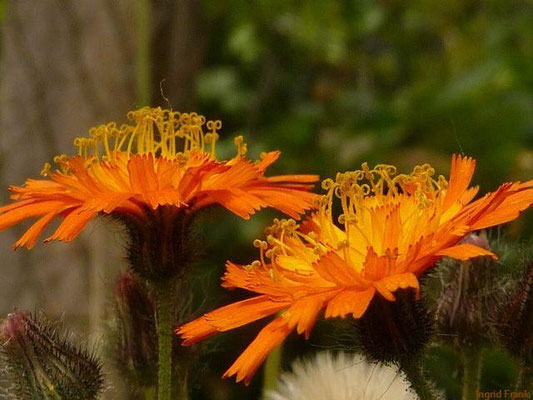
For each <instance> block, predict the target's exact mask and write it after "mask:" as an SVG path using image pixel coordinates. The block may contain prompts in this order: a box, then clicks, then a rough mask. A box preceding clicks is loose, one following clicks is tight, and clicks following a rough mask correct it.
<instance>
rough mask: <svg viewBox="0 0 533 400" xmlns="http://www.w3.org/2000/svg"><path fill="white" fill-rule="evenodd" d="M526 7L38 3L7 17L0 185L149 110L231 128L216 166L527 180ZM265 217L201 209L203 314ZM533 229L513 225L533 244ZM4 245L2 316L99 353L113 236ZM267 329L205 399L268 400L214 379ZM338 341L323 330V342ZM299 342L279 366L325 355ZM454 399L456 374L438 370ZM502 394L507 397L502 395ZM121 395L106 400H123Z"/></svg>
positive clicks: (452, 367) (20, 1) (222, 343)
mask: <svg viewBox="0 0 533 400" xmlns="http://www.w3.org/2000/svg"><path fill="white" fill-rule="evenodd" d="M532 17H533V5H532V3H531V2H529V1H527V0H486V1H481V0H461V1H459V0H442V1H439V2H435V1H433V0H414V1H410V2H405V1H399V0H398V1H397V0H381V1H365V0H359V1H324V0H320V1H319V0H307V1H286V0H259V1H253V2H251V1H248V0H137V1H135V0H120V1H119V0H40V1H38V2H35V1H31V0H17V1H14V0H13V1H5V0H4V1H1V2H0V23H1V38H0V40H1V49H0V66H1V74H0V104H1V105H0V113H1V114H0V145H1V147H0V187H1V188H2V190H1V196H2V197H1V199H2V202H3V203H5V202H7V200H8V192H7V187H8V186H9V185H11V184H17V185H18V184H22V182H23V181H24V180H25V178H27V177H38V176H39V171H40V170H41V168H42V165H43V164H44V162H46V161H50V160H51V159H52V158H53V156H54V155H56V154H62V153H65V154H72V153H73V152H74V147H73V146H72V141H73V139H74V138H75V137H76V136H84V135H86V134H87V132H88V129H89V128H90V127H91V126H94V125H97V124H100V123H104V122H107V121H111V120H114V121H118V122H123V121H124V120H125V115H126V112H127V111H129V110H131V109H134V108H137V107H140V106H144V105H154V106H156V105H161V106H165V107H171V108H173V109H175V110H179V111H196V112H198V113H201V114H203V115H205V116H206V117H207V118H208V119H220V120H222V121H223V129H222V133H221V143H222V146H221V149H222V151H221V156H224V155H230V154H233V142H232V138H233V136H235V135H236V134H243V135H244V136H245V139H246V141H247V142H248V145H249V149H250V155H251V156H253V157H257V156H258V155H259V154H260V153H261V152H262V151H266V150H274V149H280V150H281V151H282V152H283V154H282V158H281V160H280V161H279V162H278V163H277V164H276V165H275V166H274V168H273V170H272V172H271V173H272V174H274V173H317V174H320V175H321V176H322V177H323V178H324V177H329V176H334V174H335V173H336V172H337V171H344V170H350V169H357V168H358V167H359V166H360V164H361V163H362V162H364V161H368V162H369V163H370V164H372V163H378V162H379V163H381V162H383V163H388V164H395V165H397V166H398V167H399V168H400V169H403V170H410V169H411V168H412V167H413V165H415V164H417V163H425V162H430V163H431V164H433V165H434V166H435V167H436V169H437V171H439V173H443V174H447V173H448V171H449V162H450V157H451V154H452V153H464V154H466V155H469V156H473V157H474V158H476V159H477V160H478V169H477V172H476V176H475V183H476V184H480V185H482V192H485V191H488V190H492V189H494V188H495V187H496V186H497V185H498V184H500V183H501V182H503V181H508V180H516V179H530V178H532V177H533V40H532V38H533V24H532V23H531V22H532ZM274 216H276V214H275V213H273V212H262V213H260V214H259V215H257V216H255V217H254V218H253V219H252V220H251V222H244V221H241V220H240V219H238V218H237V217H233V216H228V215H226V213H223V212H219V211H208V212H206V213H205V214H204V215H203V216H202V218H201V222H200V225H199V227H198V230H199V235H200V236H201V238H202V239H203V240H204V243H205V245H204V247H203V254H202V259H201V260H199V261H198V263H197V265H196V266H195V277H194V282H195V287H196V295H195V310H196V311H195V315H199V314H200V313H201V312H202V311H206V310H208V309H211V308H212V307H215V306H218V305H222V304H225V303H227V302H228V301H230V300H233V299H236V298H239V297H240V296H241V297H242V294H240V293H229V292H224V291H222V290H221V289H220V288H219V287H218V285H219V278H220V276H221V274H222V271H223V267H224V262H225V260H228V259H231V260H233V261H236V262H243V263H246V262H250V261H251V260H253V259H255V258H256V252H255V249H254V248H253V246H251V243H252V241H253V239H254V238H257V237H261V235H262V231H263V229H264V228H265V226H266V225H267V224H268V223H269V221H270V220H271V219H272V217H274ZM532 216H533V215H532V214H526V216H525V218H523V219H522V220H521V221H520V222H518V223H514V224H512V225H510V226H509V227H507V231H509V233H508V234H509V235H511V237H512V238H513V240H515V239H516V240H520V241H523V242H528V241H529V240H531V237H532V234H531V229H530V228H531V227H532V226H533V223H532V222H533V218H532ZM23 231H24V226H22V227H18V228H15V229H10V230H8V231H4V232H1V235H0V257H1V258H2V261H1V262H0V274H1V276H2V278H1V279H0V314H1V315H2V316H3V315H5V314H6V313H8V312H10V311H11V310H12V309H13V308H14V307H18V308H22V309H29V310H36V309H42V310H44V311H45V312H46V313H47V314H48V315H50V316H51V317H54V318H59V317H62V318H63V319H64V320H65V323H66V325H67V326H69V327H71V328H73V329H74V330H75V331H76V332H77V333H78V334H79V335H81V336H82V337H84V338H87V339H89V340H90V341H91V342H92V343H93V345H94V346H96V347H97V348H102V347H103V346H102V338H103V334H104V331H105V327H106V322H105V321H106V318H107V314H108V312H109V311H108V310H109V307H108V304H109V298H110V292H111V288H112V286H113V280H114V276H115V274H116V272H117V271H118V270H119V269H121V268H123V267H124V266H125V263H124V262H123V260H122V248H123V243H124V240H123V237H122V235H121V231H120V228H118V227H116V226H114V225H112V224H111V223H110V222H109V221H106V220H105V219H100V220H99V221H98V222H96V223H93V225H92V226H91V227H90V229H88V230H87V232H85V234H84V235H83V237H81V238H80V239H78V240H76V241H75V242H74V243H72V244H70V245H64V244H61V243H51V244H48V245H38V246H37V247H36V248H35V249H34V250H32V251H31V252H28V251H26V250H25V249H21V250H18V251H17V252H12V251H11V245H12V243H14V241H15V240H16V238H17V237H19V236H20V235H21V234H22V232H23ZM257 329H258V327H257V326H251V327H249V328H244V329H241V330H240V331H238V332H231V333H227V334H225V335H222V337H220V338H218V339H215V340H213V341H212V343H213V344H212V349H211V350H210V354H209V357H208V358H207V359H206V361H205V363H204V365H203V368H202V371H201V379H199V380H198V382H196V383H195V384H194V385H193V391H194V398H195V399H215V400H219V399H220V400H223V399H257V398H259V393H260V386H261V379H262V378H261V373H259V374H258V375H257V377H256V378H255V380H254V382H253V383H252V385H251V386H250V387H247V388H246V387H244V386H243V385H236V384H234V383H233V382H231V381H227V380H226V381H222V380H221V379H220V375H221V374H222V372H223V371H224V370H225V368H227V367H228V366H229V365H230V363H231V362H232V361H233V360H234V359H235V358H236V357H237V355H238V354H239V353H240V351H241V350H242V349H243V348H244V344H245V343H247V342H249V341H250V340H251V339H252V338H253V336H254V335H255V334H256V333H257ZM326 330H327V329H326ZM321 332H322V331H321V328H320V326H319V328H318V329H317V332H316V333H315V334H314V335H313V337H312V338H311V340H310V341H309V342H307V343H305V342H303V340H301V338H297V337H292V338H291V340H289V342H288V345H287V346H286V351H285V357H284V365H288V364H289V363H290V361H291V360H292V359H293V358H294V357H295V356H296V354H303V353H306V352H313V351H316V350H317V349H319V348H321V347H322V346H323V343H324V342H325V340H323V338H322V337H320V335H321ZM428 363H429V365H430V368H433V369H432V370H433V371H434V375H435V379H437V381H438V384H439V386H440V388H441V389H443V390H445V391H446V393H447V395H448V398H449V399H455V398H458V396H459V394H458V393H459V386H458V385H459V383H457V379H456V377H457V374H458V371H459V364H460V361H459V360H458V359H456V358H454V355H453V353H451V352H447V351H446V349H434V351H433V352H432V356H431V359H430V360H429V361H428ZM515 373H516V371H515V367H514V365H513V363H512V361H511V360H510V359H509V357H508V356H507V355H506V354H505V353H503V352H498V351H494V352H492V353H490V354H488V355H487V361H486V363H485V366H484V370H483V380H482V388H484V389H485V390H493V389H499V388H501V387H507V386H510V385H511V382H513V380H514V379H515V377H514V374H515ZM506 385H507V386H506ZM121 390H122V389H121V383H120V382H113V384H112V385H111V386H110V388H109V390H108V392H107V398H112V399H115V398H116V399H120V398H126V397H124V396H123V395H121V394H120V393H121Z"/></svg>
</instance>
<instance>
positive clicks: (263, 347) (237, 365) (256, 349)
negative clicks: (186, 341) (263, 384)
mask: <svg viewBox="0 0 533 400" xmlns="http://www.w3.org/2000/svg"><path fill="white" fill-rule="evenodd" d="M290 332H291V329H290V328H289V325H288V323H287V321H286V320H285V318H282V317H278V318H276V319H275V320H273V321H272V322H271V323H269V324H268V325H267V326H265V327H264V328H263V329H262V330H261V332H259V335H257V337H256V338H255V339H254V341H253V342H252V343H251V344H250V345H249V346H248V347H247V348H246V350H244V352H243V353H242V354H241V355H240V356H239V358H237V360H236V361H235V362H234V363H233V365H232V366H231V367H230V368H229V369H228V370H227V371H226V372H225V373H224V376H223V377H224V378H229V377H231V376H234V375H236V380H237V382H240V381H242V380H244V383H245V384H246V385H248V384H249V383H250V380H251V379H252V376H253V375H254V374H255V372H256V371H257V369H258V368H259V366H260V365H261V363H262V362H263V361H264V360H265V358H266V357H267V356H268V354H269V353H270V352H271V351H272V350H274V349H275V348H276V347H278V346H279V345H280V344H281V343H282V342H283V340H285V338H286V337H287V336H288V335H289V333H290Z"/></svg>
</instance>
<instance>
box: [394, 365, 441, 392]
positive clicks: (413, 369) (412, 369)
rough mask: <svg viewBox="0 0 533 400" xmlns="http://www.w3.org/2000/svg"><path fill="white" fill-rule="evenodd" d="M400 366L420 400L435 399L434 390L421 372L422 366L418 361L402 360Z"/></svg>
mask: <svg viewBox="0 0 533 400" xmlns="http://www.w3.org/2000/svg"><path fill="white" fill-rule="evenodd" d="M400 368H401V370H402V371H403V372H404V373H405V376H406V377H407V380H408V381H409V383H411V387H412V388H413V390H414V391H415V393H416V394H417V395H418V398H419V399H420V400H437V396H436V395H435V390H434V389H433V387H432V385H431V384H430V383H429V380H428V379H427V378H426V377H425V376H424V374H423V373H422V367H421V366H420V363H419V362H416V361H412V362H404V363H403V364H402V365H401V366H400Z"/></svg>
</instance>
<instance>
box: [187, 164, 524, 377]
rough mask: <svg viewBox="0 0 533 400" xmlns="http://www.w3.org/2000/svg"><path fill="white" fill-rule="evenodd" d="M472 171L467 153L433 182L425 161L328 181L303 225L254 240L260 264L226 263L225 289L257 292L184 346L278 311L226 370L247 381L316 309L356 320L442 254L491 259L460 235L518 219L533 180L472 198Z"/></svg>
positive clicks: (221, 312) (217, 315) (414, 283)
mask: <svg viewBox="0 0 533 400" xmlns="http://www.w3.org/2000/svg"><path fill="white" fill-rule="evenodd" d="M474 169H475V161H474V160H472V159H471V158H465V157H461V156H453V158H452V167H451V174H450V181H449V182H448V181H446V179H445V178H444V177H442V176H440V177H438V178H437V179H436V178H435V177H434V175H435V171H434V170H433V168H431V166H429V165H427V164H426V165H422V166H418V167H415V168H414V170H413V172H412V173H411V174H408V175H406V174H397V173H396V169H395V168H394V167H391V166H387V165H378V166H376V167H375V168H374V169H370V168H368V166H367V165H366V164H363V168H362V170H360V171H354V172H347V173H344V174H338V175H337V177H336V179H335V180H332V179H327V180H325V181H324V182H323V185H322V186H323V188H324V189H325V190H326V192H327V193H326V195H325V196H323V198H322V201H321V205H320V207H319V210H318V211H317V212H316V213H315V214H313V215H312V216H311V217H310V218H308V219H307V220H305V221H304V222H302V224H301V225H300V226H298V225H297V224H296V222H295V221H293V220H288V221H287V220H283V221H278V220H276V221H275V223H274V225H273V226H272V227H271V228H269V229H268V230H267V240H266V241H260V240H257V241H256V242H255V243H254V244H255V246H256V247H258V248H259V249H260V260H259V261H254V262H253V263H252V264H250V265H248V266H239V265H235V264H232V263H229V262H228V264H227V271H226V274H225V275H224V278H223V281H224V283H223V286H224V287H226V288H242V289H246V290H248V291H250V292H254V293H257V294H258V296H257V297H252V298H251V299H248V300H244V301H241V302H239V303H235V304H232V305H229V306H226V307H222V308H220V309H218V310H215V311H212V312H210V313H207V314H205V315H204V316H202V317H200V318H198V319H196V320H194V321H192V322H189V323H187V324H185V325H183V326H181V327H180V328H179V329H178V330H177V334H178V335H180V336H181V337H182V338H183V339H185V341H184V345H188V344H192V343H195V342H197V341H199V340H202V339H204V338H206V337H208V336H211V335H214V334H216V333H218V332H223V331H227V330H229V329H233V328H236V327H238V326H240V325H243V324H245V323H247V322H253V321H256V320H258V319H262V318H265V317H267V316H269V315H274V314H277V316H276V317H275V319H274V320H273V321H272V322H271V323H270V324H268V325H267V326H266V327H265V328H264V329H263V330H262V331H261V333H260V334H259V335H258V336H257V338H256V339H255V340H254V341H253V342H252V344H250V346H249V347H248V348H247V349H246V350H245V351H244V352H243V353H242V354H241V355H240V357H239V358H238V360H237V361H236V362H235V363H234V364H233V365H232V366H231V368H230V369H229V370H228V371H227V372H226V373H225V374H224V376H225V377H229V376H236V378H237V381H241V380H244V382H245V383H248V382H249V381H250V379H251V378H252V375H253V374H254V372H255V371H256V370H257V368H258V367H259V366H260V364H261V362H262V361H263V360H264V358H265V357H266V355H267V353H268V352H270V351H272V349H274V348H275V347H276V346H278V345H279V344H280V343H281V342H282V341H283V339H284V338H285V337H286V336H287V335H288V334H289V333H290V332H291V331H293V330H294V329H296V331H297V332H298V333H300V334H302V333H303V334H305V336H306V337H308V336H309V333H310V331H311V329H312V327H313V324H314V322H315V320H316V318H317V317H318V316H319V314H320V313H322V312H324V316H325V317H326V318H333V317H342V318H344V317H346V316H352V317H353V318H360V317H361V316H362V315H364V313H365V312H366V310H367V309H368V306H369V304H370V303H371V301H372V300H373V299H374V298H375V296H381V297H383V298H385V299H387V300H389V301H395V300H396V296H395V292H396V291H398V290H400V289H411V290H413V291H415V293H416V294H417V295H418V294H419V291H420V283H419V277H420V276H421V275H422V274H423V273H424V271H426V270H427V269H428V268H430V267H432V266H433V265H435V263H436V262H437V261H438V260H439V259H440V258H441V257H444V256H446V257H452V258H456V259H459V260H467V259H470V258H473V257H477V256H489V257H493V258H495V257H496V255H495V254H493V253H492V252H490V251H488V250H486V249H483V248H480V247H478V246H475V245H473V244H467V243H461V242H460V241H461V239H462V238H463V237H465V236H466V235H467V234H468V233H469V232H471V231H473V230H476V229H482V228H488V227H490V226H494V225H498V224H502V223H505V222H508V221H511V220H513V219H515V218H516V217H517V216H518V215H519V213H520V212H521V211H523V210H525V209H526V208H528V207H529V206H530V205H531V204H532V203H533V181H529V182H526V183H510V184H504V185H502V186H501V187H500V188H498V189H497V190H496V191H495V192H493V193H489V194H487V195H485V196H484V197H481V198H480V199H478V200H476V201H472V200H473V198H474V196H475V194H476V193H477V188H470V187H469V186H470V181H471V179H472V175H473V172H474ZM335 200H338V201H339V202H340V207H341V209H342V214H341V215H340V217H339V218H338V223H337V221H334V219H333V215H332V214H333V213H332V208H333V207H334V205H333V203H334V201H335ZM248 304H254V307H245V305H248ZM256 304H260V305H261V306H258V305H256ZM235 313H238V314H239V315H238V317H236V316H235V315H234V314H235ZM236 318H237V319H238V322H239V323H235V319H236Z"/></svg>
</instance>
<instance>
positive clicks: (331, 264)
mask: <svg viewBox="0 0 533 400" xmlns="http://www.w3.org/2000/svg"><path fill="white" fill-rule="evenodd" d="M313 268H314V269H315V271H316V272H318V273H319V274H320V275H321V276H322V277H323V278H324V279H326V280H328V281H330V282H333V283H336V284H337V285H339V286H341V287H343V286H361V285H363V286H367V285H366V283H367V282H366V281H365V280H364V279H363V278H362V277H361V276H360V275H359V273H358V272H357V271H356V270H355V269H354V268H353V267H352V266H351V265H349V264H348V263H346V261H344V260H343V259H342V258H340V257H339V255H338V254H337V253H335V252H333V251H330V252H328V253H326V254H324V255H323V256H321V257H320V259H319V260H318V261H317V262H316V263H315V264H313Z"/></svg>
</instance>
